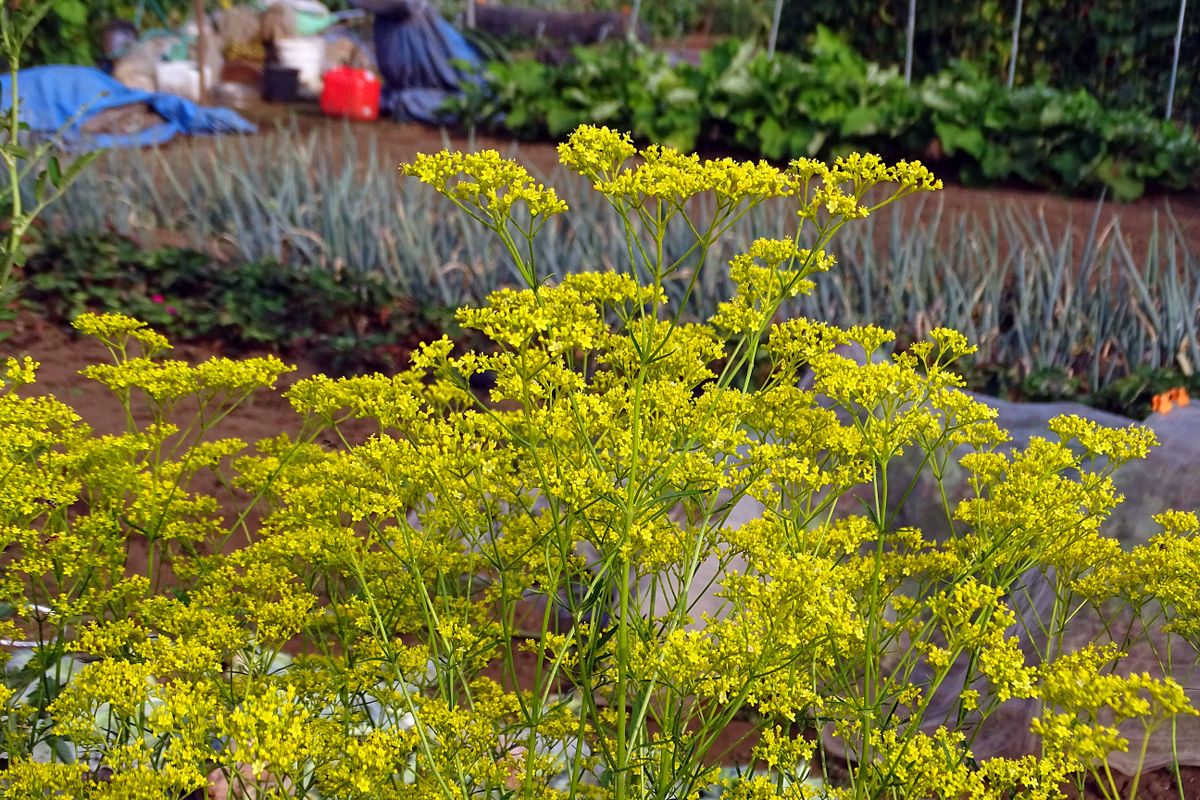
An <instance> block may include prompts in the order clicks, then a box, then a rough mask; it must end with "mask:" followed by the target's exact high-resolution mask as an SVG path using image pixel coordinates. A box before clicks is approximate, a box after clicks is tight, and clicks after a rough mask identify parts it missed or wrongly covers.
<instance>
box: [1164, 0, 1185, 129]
mask: <svg viewBox="0 0 1200 800" xmlns="http://www.w3.org/2000/svg"><path fill="white" fill-rule="evenodd" d="M1186 14H1187V0H1179V26H1178V27H1177V28H1175V56H1174V58H1172V59H1171V83H1170V85H1169V86H1168V87H1167V117H1166V118H1167V119H1168V120H1169V119H1170V118H1171V112H1172V111H1174V110H1175V79H1176V78H1177V77H1178V76H1179V48H1180V47H1181V46H1182V45H1183V18H1184V15H1186Z"/></svg>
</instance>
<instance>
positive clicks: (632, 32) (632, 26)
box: [625, 0, 642, 42]
mask: <svg viewBox="0 0 1200 800" xmlns="http://www.w3.org/2000/svg"><path fill="white" fill-rule="evenodd" d="M641 16H642V0H633V10H632V11H630V12H629V22H628V23H627V24H628V26H629V28H628V30H626V31H625V35H626V37H627V38H628V39H629V41H631V42H636V41H637V39H638V19H639V18H640V17H641Z"/></svg>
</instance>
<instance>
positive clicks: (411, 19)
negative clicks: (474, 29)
mask: <svg viewBox="0 0 1200 800" xmlns="http://www.w3.org/2000/svg"><path fill="white" fill-rule="evenodd" d="M350 4H351V5H353V6H358V7H359V8H363V9H366V10H367V11H371V12H374V14H375V60H376V62H377V63H378V64H379V73H380V75H381V76H382V77H383V98H382V100H381V101H380V107H381V108H382V109H383V110H384V111H385V112H386V113H388V114H390V115H391V116H392V117H393V118H395V119H415V120H419V121H421V122H429V123H433V124H441V123H445V122H449V121H450V120H449V119H448V118H447V116H446V114H445V113H443V112H442V111H441V110H440V109H441V106H442V103H443V102H445V100H446V97H447V96H449V95H453V94H457V93H458V91H459V88H460V87H461V86H462V84H463V83H465V82H468V81H477V80H479V76H480V73H481V72H482V70H483V59H482V58H480V56H479V53H478V52H476V51H475V48H474V47H472V46H471V44H470V43H469V42H468V41H467V40H466V39H465V38H463V35H462V34H461V33H459V32H458V30H456V29H455V27H454V26H453V25H451V24H450V23H449V22H447V21H446V20H444V19H442V17H441V15H439V14H438V13H437V10H436V9H434V8H433V7H432V6H431V5H430V4H429V2H428V0H350Z"/></svg>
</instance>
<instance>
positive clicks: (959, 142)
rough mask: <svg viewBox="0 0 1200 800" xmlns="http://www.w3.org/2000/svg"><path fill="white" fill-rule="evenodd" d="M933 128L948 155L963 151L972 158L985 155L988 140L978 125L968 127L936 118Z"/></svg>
mask: <svg viewBox="0 0 1200 800" xmlns="http://www.w3.org/2000/svg"><path fill="white" fill-rule="evenodd" d="M933 130H934V133H936V134H937V137H938V139H939V140H940V141H941V143H942V150H944V151H945V153H946V155H948V156H952V155H955V154H957V153H959V152H963V153H966V154H967V155H969V156H971V157H972V158H975V159H978V158H980V157H981V156H982V155H983V151H984V149H985V148H986V147H987V140H986V139H984V137H983V131H981V130H980V129H979V128H978V127H970V128H968V127H964V126H962V125H957V124H955V123H953V122H947V121H944V120H936V121H935V122H934V123H933Z"/></svg>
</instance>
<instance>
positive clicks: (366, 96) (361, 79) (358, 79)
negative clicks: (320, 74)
mask: <svg viewBox="0 0 1200 800" xmlns="http://www.w3.org/2000/svg"><path fill="white" fill-rule="evenodd" d="M382 88H383V85H382V84H381V83H380V82H379V76H378V75H376V74H375V73H374V72H371V71H370V70H369V69H355V68H353V67H335V68H334V69H331V70H330V71H329V72H326V73H325V88H324V89H322V90H321V111H323V112H324V113H326V114H328V115H329V116H331V117H348V118H350V119H352V120H356V121H358V122H370V121H371V120H374V119H379V95H380V91H381V90H382Z"/></svg>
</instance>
